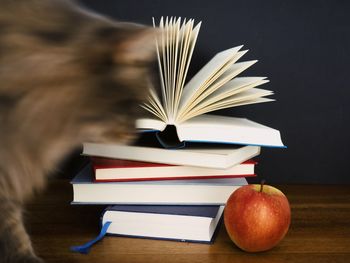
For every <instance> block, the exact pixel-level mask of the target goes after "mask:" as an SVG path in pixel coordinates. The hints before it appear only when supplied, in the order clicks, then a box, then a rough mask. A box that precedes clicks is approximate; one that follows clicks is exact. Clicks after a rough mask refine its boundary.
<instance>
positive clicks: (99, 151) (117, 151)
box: [82, 143, 260, 169]
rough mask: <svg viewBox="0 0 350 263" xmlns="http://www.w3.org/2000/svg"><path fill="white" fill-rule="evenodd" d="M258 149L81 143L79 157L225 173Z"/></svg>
mask: <svg viewBox="0 0 350 263" xmlns="http://www.w3.org/2000/svg"><path fill="white" fill-rule="evenodd" d="M259 153H260V147H259V146H243V147H239V148H227V147H223V146H222V147H212V148H205V149H203V148H201V147H199V148H191V147H189V148H181V149H176V150H174V149H172V150H171V149H163V148H154V147H143V146H130V145H121V144H100V143H84V144H83V152H82V154H83V155H88V156H96V157H107V158H116V159H124V160H131V161H143V162H152V163H164V164H174V165H188V166H198V167H207V168H217V169H227V168H229V167H232V166H234V165H238V164H240V163H242V162H244V161H246V160H249V159H251V158H253V157H254V156H257V155H259Z"/></svg>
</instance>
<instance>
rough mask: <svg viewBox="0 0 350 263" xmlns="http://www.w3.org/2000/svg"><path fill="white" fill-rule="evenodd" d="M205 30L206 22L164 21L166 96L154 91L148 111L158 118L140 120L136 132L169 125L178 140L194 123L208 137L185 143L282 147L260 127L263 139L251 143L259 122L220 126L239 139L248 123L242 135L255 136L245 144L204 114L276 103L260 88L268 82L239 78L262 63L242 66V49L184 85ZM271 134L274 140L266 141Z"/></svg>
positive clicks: (161, 61)
mask: <svg viewBox="0 0 350 263" xmlns="http://www.w3.org/2000/svg"><path fill="white" fill-rule="evenodd" d="M153 24H154V26H155V27H156V26H158V25H156V23H155V21H154V20H153ZM200 26H201V23H198V24H195V22H194V20H193V19H190V20H181V18H168V17H167V18H165V19H164V18H161V19H160V22H159V28H160V33H159V35H157V37H156V47H157V49H156V50H157V58H158V66H159V73H160V87H161V91H160V92H156V91H155V90H154V89H151V90H150V96H149V100H148V102H147V103H145V104H144V105H143V107H144V108H145V109H146V110H147V111H149V112H150V113H151V114H153V117H152V118H151V119H150V118H144V119H140V120H138V121H137V123H136V127H137V128H138V129H140V130H160V131H163V130H164V129H165V128H166V127H167V126H175V127H176V131H177V134H178V135H179V133H181V132H182V130H183V127H184V126H186V130H187V131H189V129H190V128H191V127H192V124H195V125H196V127H195V128H194V129H195V130H196V129H197V128H198V125H200V126H201V128H200V130H201V133H202V134H204V135H205V136H204V138H198V133H197V131H193V133H194V134H193V135H191V136H190V138H184V139H183V140H189V141H202V142H203V141H204V142H224V143H237V144H252V145H263V146H277V147H283V143H282V141H281V139H280V134H279V131H277V130H274V129H271V128H268V127H266V126H262V125H259V124H256V125H255V126H258V127H257V128H258V129H260V130H259V131H261V130H262V129H263V130H264V131H263V134H261V133H260V134H259V133H256V134H257V136H258V137H259V138H258V139H255V138H253V140H251V137H255V134H254V133H251V132H252V129H253V130H255V128H256V127H253V126H254V124H255V123H253V122H250V123H248V124H247V122H246V121H244V120H242V119H239V118H230V117H221V118H219V122H220V124H221V125H224V126H225V127H226V128H228V129H229V130H228V131H229V133H230V134H235V131H236V130H237V126H241V124H243V126H244V127H242V129H243V130H244V129H245V128H247V129H248V130H244V131H243V132H244V133H246V134H247V133H249V134H251V135H252V136H250V138H247V139H245V138H244V139H243V140H239V139H238V140H236V139H234V140H233V139H227V136H226V135H225V134H224V133H222V132H221V130H219V128H220V127H217V126H216V120H217V117H216V116H215V115H207V114H205V113H208V112H212V111H216V110H220V109H225V108H230V107H235V106H241V105H247V104H253V103H262V102H269V101H273V99H270V98H266V97H267V96H269V95H272V94H273V92H272V91H270V90H265V89H261V88H257V86H260V85H262V84H264V83H267V82H268V80H267V79H266V77H238V75H239V74H240V73H241V72H243V71H244V70H245V69H247V68H249V67H250V66H252V65H253V64H254V63H256V62H257V61H256V60H252V61H244V62H238V60H239V59H240V58H241V57H242V56H243V55H244V54H245V53H246V52H247V50H242V46H238V47H233V48H230V49H227V50H224V51H222V52H220V53H218V54H216V55H215V56H214V57H213V58H212V59H211V60H210V61H209V62H208V63H207V64H206V65H205V66H204V67H203V68H202V69H201V70H200V71H199V72H198V73H197V74H196V75H195V76H194V77H193V78H192V79H191V80H189V81H188V82H187V83H186V84H185V80H186V75H187V72H188V69H189V65H190V61H191V57H192V54H193V51H194V47H195V43H196V40H197V36H198V33H199V29H200ZM213 129H214V130H215V131H216V137H215V138H212V131H213ZM242 129H241V130H242ZM266 134H269V135H268V136H267V137H266ZM221 135H223V138H221ZM178 137H180V136H178ZM229 137H230V136H229ZM236 137H237V136H236ZM243 137H244V136H243ZM265 138H269V139H265ZM179 139H180V141H181V140H182V139H181V138H179ZM261 139H262V140H261Z"/></svg>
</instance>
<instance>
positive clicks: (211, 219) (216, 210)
mask: <svg viewBox="0 0 350 263" xmlns="http://www.w3.org/2000/svg"><path fill="white" fill-rule="evenodd" d="M223 211H224V206H167V205H156V206H142V205H116V206H110V207H108V208H107V209H106V210H105V211H104V212H103V214H102V217H101V225H105V224H106V223H107V222H111V223H110V225H109V227H108V229H107V231H106V234H110V235H117V236H128V237H138V238H152V239H166V240H176V241H183V242H205V243H211V242H213V240H214V237H215V233H216V230H217V229H218V226H219V223H220V221H221V218H222V215H223Z"/></svg>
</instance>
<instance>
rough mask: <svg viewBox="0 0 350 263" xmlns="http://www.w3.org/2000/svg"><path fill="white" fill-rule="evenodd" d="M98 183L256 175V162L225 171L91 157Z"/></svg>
mask: <svg viewBox="0 0 350 263" xmlns="http://www.w3.org/2000/svg"><path fill="white" fill-rule="evenodd" d="M91 161H92V166H93V168H94V171H95V181H97V182H123V181H125V182H127V181H150V180H181V179H183V180H189V179H214V178H235V177H249V176H255V174H254V166H255V164H256V162H255V161H253V160H249V161H246V162H244V163H241V164H238V165H235V166H233V167H230V168H228V169H212V168H202V167H194V166H183V165H170V164H159V163H149V162H136V161H128V160H120V159H109V158H101V157H91Z"/></svg>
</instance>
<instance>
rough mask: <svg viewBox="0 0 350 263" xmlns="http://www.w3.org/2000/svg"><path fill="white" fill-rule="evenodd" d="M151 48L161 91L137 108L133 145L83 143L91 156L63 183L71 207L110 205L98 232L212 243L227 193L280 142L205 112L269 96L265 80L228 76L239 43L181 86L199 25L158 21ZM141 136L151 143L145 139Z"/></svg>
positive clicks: (240, 66)
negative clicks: (69, 189)
mask: <svg viewBox="0 0 350 263" xmlns="http://www.w3.org/2000/svg"><path fill="white" fill-rule="evenodd" d="M159 28H160V30H161V32H162V33H161V34H160V35H157V38H156V46H157V56H158V64H159V71H160V82H161V85H160V86H161V91H160V92H159V93H157V92H156V91H155V90H154V89H151V90H150V97H149V101H148V102H147V103H146V104H145V105H143V107H144V109H146V110H147V111H148V112H149V113H151V114H152V115H153V117H149V118H143V119H139V120H137V122H136V128H137V129H138V130H139V132H140V138H142V139H140V140H139V141H138V142H137V143H135V145H119V144H98V143H84V148H83V154H84V155H88V156H90V157H91V162H90V163H89V164H88V165H87V166H86V167H84V169H83V170H82V171H80V173H79V174H78V175H77V176H76V177H75V178H74V180H73V181H72V185H73V192H74V198H73V203H74V204H103V205H110V206H108V207H107V208H106V210H105V211H104V213H103V215H102V217H101V220H102V225H104V224H106V223H107V222H108V225H109V227H108V230H106V233H108V234H115V235H121V236H134V237H149V238H157V239H171V240H181V241H184V240H186V241H195V242H212V241H213V238H214V236H215V231H216V229H217V227H218V224H219V222H220V219H221V217H222V214H223V211H224V206H225V203H226V201H227V199H228V198H229V196H230V195H231V194H232V193H233V192H234V191H235V190H236V189H237V188H239V187H240V186H242V185H246V184H247V181H246V179H245V178H246V177H249V176H255V172H254V168H255V165H256V163H255V161H253V160H252V158H253V157H255V156H257V155H259V153H260V147H262V146H269V147H284V145H283V143H282V141H281V137H280V133H279V131H278V130H275V129H272V128H269V127H267V126H264V125H261V124H258V123H256V122H253V121H250V120H248V119H243V118H234V117H225V116H217V115H209V114H206V113H208V112H211V111H215V110H219V109H223V108H228V107H234V106H240V105H247V104H252V103H261V102H268V101H272V99H269V98H265V97H266V96H268V95H271V94H272V92H271V91H269V90H264V89H260V88H256V87H257V86H259V85H261V84H264V83H266V82H268V80H267V79H266V78H265V77H236V76H237V75H238V74H240V73H241V72H242V71H244V70H245V69H247V68H248V67H250V66H251V65H253V64H254V63H255V62H256V61H247V62H238V63H236V62H237V61H238V59H240V58H241V57H242V56H243V55H244V54H245V53H246V51H240V49H241V48H242V46H239V47H234V48H230V49H228V50H225V51H222V52H220V53H218V54H217V55H215V56H214V57H213V59H211V60H210V61H209V62H208V63H207V64H206V65H205V66H204V67H203V68H202V69H201V70H200V71H199V72H198V73H197V74H196V75H195V76H194V77H193V78H192V79H191V80H190V81H188V82H187V84H186V85H185V79H186V74H187V70H188V67H189V63H190V60H191V56H192V53H193V49H194V45H195V42H196V39H197V35H198V32H199V28H200V23H199V24H197V25H194V21H193V20H187V21H186V20H185V21H181V19H174V18H170V19H169V18H166V19H161V20H160V23H159ZM150 142H152V143H151V146H150Z"/></svg>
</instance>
